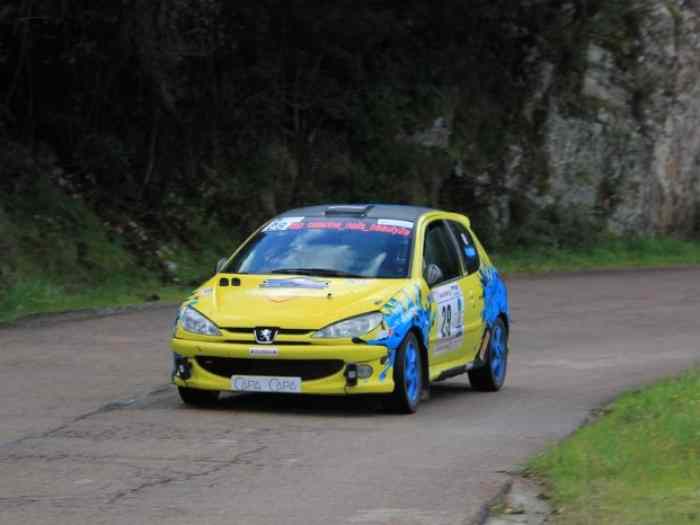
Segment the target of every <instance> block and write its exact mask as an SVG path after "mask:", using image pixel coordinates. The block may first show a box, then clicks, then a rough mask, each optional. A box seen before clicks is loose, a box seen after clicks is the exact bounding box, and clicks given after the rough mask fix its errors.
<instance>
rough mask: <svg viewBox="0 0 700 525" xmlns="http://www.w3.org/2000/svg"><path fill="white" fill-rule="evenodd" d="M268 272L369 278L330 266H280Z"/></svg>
mask: <svg viewBox="0 0 700 525" xmlns="http://www.w3.org/2000/svg"><path fill="white" fill-rule="evenodd" d="M267 273H284V274H291V275H317V276H320V277H350V278H353V279H367V276H365V275H359V274H356V273H350V272H343V271H341V270H332V269H330V268H278V269H276V270H270V271H269V272H267Z"/></svg>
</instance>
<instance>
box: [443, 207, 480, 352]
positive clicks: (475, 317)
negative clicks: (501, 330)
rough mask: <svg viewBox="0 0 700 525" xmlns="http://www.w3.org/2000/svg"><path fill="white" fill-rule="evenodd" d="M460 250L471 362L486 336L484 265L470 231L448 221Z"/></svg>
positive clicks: (455, 222)
mask: <svg viewBox="0 0 700 525" xmlns="http://www.w3.org/2000/svg"><path fill="white" fill-rule="evenodd" d="M446 222H447V225H448V226H449V228H450V231H451V233H452V234H453V236H454V239H455V241H456V242H457V245H458V246H459V256H460V258H461V260H462V268H463V277H462V279H461V280H460V285H461V287H462V290H463V293H464V298H465V303H466V304H465V308H464V333H465V337H464V338H465V351H466V352H467V356H468V358H469V361H471V360H472V359H473V358H474V357H475V356H476V354H477V352H478V351H479V347H480V345H481V339H482V337H483V334H484V330H485V324H484V320H483V315H482V314H483V311H484V293H483V284H482V282H481V274H480V273H479V269H480V268H481V261H480V257H479V250H478V248H477V246H476V243H475V242H474V237H473V236H472V234H471V232H470V231H469V228H467V227H466V226H465V225H464V224H462V223H460V222H457V221H446Z"/></svg>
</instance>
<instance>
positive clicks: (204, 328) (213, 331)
mask: <svg viewBox="0 0 700 525" xmlns="http://www.w3.org/2000/svg"><path fill="white" fill-rule="evenodd" d="M180 326H182V328H183V329H184V330H187V331H188V332H192V333H193V334H202V335H221V332H219V329H218V328H217V327H216V325H214V323H212V322H211V321H210V320H209V319H207V318H206V317H204V316H203V315H202V314H200V313H199V312H198V311H197V310H195V309H194V308H192V307H190V306H188V307H186V308H185V309H184V310H183V311H182V312H180Z"/></svg>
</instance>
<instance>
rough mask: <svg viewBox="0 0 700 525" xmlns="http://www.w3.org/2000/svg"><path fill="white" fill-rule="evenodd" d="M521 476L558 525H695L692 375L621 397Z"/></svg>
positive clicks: (696, 380)
mask: <svg viewBox="0 0 700 525" xmlns="http://www.w3.org/2000/svg"><path fill="white" fill-rule="evenodd" d="M528 470H529V471H530V472H531V473H533V474H535V475H536V476H537V477H538V478H540V479H541V480H543V481H544V482H545V484H546V485H547V486H548V487H549V490H550V494H551V497H552V503H553V506H554V508H555V512H556V513H555V515H554V517H553V521H554V523H556V524H559V525H589V524H597V525H598V524H599V525H607V524H615V525H626V524H630V525H631V524H634V525H640V524H669V523H673V524H675V525H683V524H691V523H692V524H697V523H700V505H698V501H700V370H694V371H690V372H688V373H686V374H684V375H683V376H681V377H679V378H677V379H672V380H666V381H663V382H661V383H659V384H657V385H655V386H652V387H650V388H647V389H644V390H642V391H639V392H632V393H628V394H625V395H623V396H622V397H620V398H619V399H618V400H617V401H615V402H614V403H613V404H612V405H611V406H610V407H609V408H608V409H607V410H606V411H605V414H604V415H603V416H602V417H601V418H600V419H598V420H597V421H595V422H594V423H592V424H590V425H588V426H585V427H582V428H581V429H579V430H578V431H577V432H576V433H575V434H573V435H572V436H571V437H570V438H568V439H566V440H564V441H563V442H562V443H560V444H558V445H556V446H554V447H553V448H551V449H549V450H547V451H545V452H544V453H543V454H541V455H539V456H537V457H535V458H534V459H533V460H531V462H530V463H529V465H528Z"/></svg>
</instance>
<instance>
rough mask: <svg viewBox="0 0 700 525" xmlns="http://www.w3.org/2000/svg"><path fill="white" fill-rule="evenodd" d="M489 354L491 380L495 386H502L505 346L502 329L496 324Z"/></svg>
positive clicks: (504, 369) (504, 367)
mask: <svg viewBox="0 0 700 525" xmlns="http://www.w3.org/2000/svg"><path fill="white" fill-rule="evenodd" d="M489 353H490V354H491V355H490V357H491V359H490V361H491V372H492V373H493V379H494V381H495V382H496V383H497V384H499V385H500V384H503V379H505V375H506V344H505V337H504V329H503V327H502V326H501V325H500V324H498V323H497V324H496V325H495V326H494V328H493V334H492V335H491V345H490V347H489Z"/></svg>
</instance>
